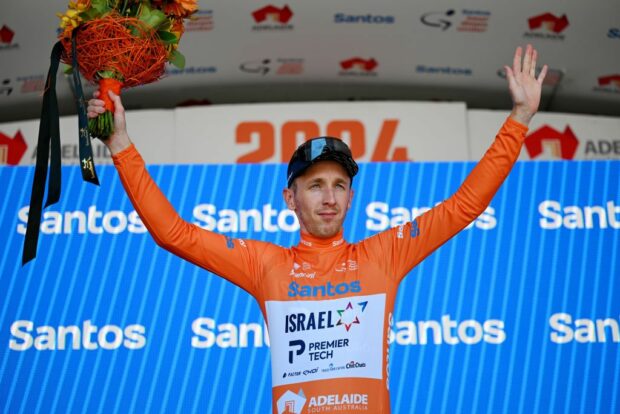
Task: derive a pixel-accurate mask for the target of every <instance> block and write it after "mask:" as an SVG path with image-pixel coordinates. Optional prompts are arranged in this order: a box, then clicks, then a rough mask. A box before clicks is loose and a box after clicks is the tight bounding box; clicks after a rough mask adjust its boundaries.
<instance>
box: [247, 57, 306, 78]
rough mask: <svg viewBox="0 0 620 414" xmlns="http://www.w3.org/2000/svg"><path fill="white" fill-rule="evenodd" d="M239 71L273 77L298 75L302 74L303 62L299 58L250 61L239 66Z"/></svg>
mask: <svg viewBox="0 0 620 414" xmlns="http://www.w3.org/2000/svg"><path fill="white" fill-rule="evenodd" d="M239 70H240V71H242V72H245V73H251V74H256V75H262V76H265V75H267V74H268V73H271V74H274V75H300V74H302V73H303V72H304V60H303V59H301V58H276V59H270V58H265V59H259V60H251V61H248V62H243V63H242V64H241V65H239Z"/></svg>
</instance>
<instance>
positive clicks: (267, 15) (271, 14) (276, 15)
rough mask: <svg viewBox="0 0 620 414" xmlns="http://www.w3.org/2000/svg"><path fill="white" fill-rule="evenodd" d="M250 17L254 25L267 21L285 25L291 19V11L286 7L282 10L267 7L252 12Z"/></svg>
mask: <svg viewBox="0 0 620 414" xmlns="http://www.w3.org/2000/svg"><path fill="white" fill-rule="evenodd" d="M252 17H254V21H255V22H256V23H263V22H264V21H265V20H267V19H269V20H271V21H273V22H276V23H280V24H286V23H288V21H289V20H291V18H292V17H293V11H292V10H291V9H290V7H288V5H284V7H282V8H278V7H275V6H272V5H269V6H265V7H263V8H261V9H258V10H256V11H254V12H253V13H252Z"/></svg>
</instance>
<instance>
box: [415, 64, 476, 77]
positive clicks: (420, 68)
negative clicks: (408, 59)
mask: <svg viewBox="0 0 620 414" xmlns="http://www.w3.org/2000/svg"><path fill="white" fill-rule="evenodd" d="M415 71H416V73H420V74H425V75H449V76H472V75H473V73H474V70H473V69H471V68H458V67H452V66H427V65H417V66H416V67H415Z"/></svg>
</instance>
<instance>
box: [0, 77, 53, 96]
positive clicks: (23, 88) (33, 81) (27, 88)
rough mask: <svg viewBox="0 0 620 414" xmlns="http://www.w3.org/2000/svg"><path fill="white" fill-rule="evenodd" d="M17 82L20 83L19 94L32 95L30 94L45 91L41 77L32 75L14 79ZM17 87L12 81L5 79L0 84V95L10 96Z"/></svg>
mask: <svg viewBox="0 0 620 414" xmlns="http://www.w3.org/2000/svg"><path fill="white" fill-rule="evenodd" d="M16 80H17V82H19V83H21V85H20V86H19V93H22V94H23V93H32V92H41V91H43V90H44V89H45V78H44V76H43V75H32V76H18V77H17V78H16ZM14 86H17V85H15V84H14V83H13V79H11V78H6V79H4V80H2V82H0V95H5V96H10V95H11V94H12V93H13V91H14V90H15V87H14Z"/></svg>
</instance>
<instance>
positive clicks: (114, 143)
mask: <svg viewBox="0 0 620 414" xmlns="http://www.w3.org/2000/svg"><path fill="white" fill-rule="evenodd" d="M103 142H104V144H105V145H106V146H107V147H108V149H109V150H110V154H112V155H116V154H118V153H119V152H121V151H123V150H125V149H127V148H129V147H130V146H131V140H130V139H129V136H128V135H127V134H126V133H124V134H118V135H116V134H115V135H113V136H111V137H110V138H108V139H107V140H105V141H103Z"/></svg>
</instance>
